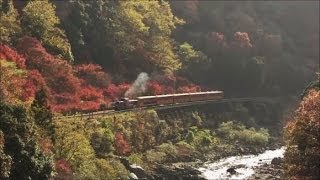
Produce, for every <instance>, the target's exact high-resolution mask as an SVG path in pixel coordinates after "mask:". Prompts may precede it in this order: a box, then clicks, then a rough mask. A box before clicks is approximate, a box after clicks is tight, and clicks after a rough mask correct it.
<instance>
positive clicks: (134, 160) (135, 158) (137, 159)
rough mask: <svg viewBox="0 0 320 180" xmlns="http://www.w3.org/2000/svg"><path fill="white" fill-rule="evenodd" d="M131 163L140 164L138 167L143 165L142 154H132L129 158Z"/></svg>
mask: <svg viewBox="0 0 320 180" xmlns="http://www.w3.org/2000/svg"><path fill="white" fill-rule="evenodd" d="M128 159H129V162H130V163H131V164H138V165H141V164H142V163H143V160H142V155H141V154H137V153H132V154H131V155H130V156H129V157H128Z"/></svg>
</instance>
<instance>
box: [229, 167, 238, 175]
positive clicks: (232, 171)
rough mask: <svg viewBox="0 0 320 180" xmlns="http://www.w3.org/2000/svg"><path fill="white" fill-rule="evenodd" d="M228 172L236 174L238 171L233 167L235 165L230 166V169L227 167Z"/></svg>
mask: <svg viewBox="0 0 320 180" xmlns="http://www.w3.org/2000/svg"><path fill="white" fill-rule="evenodd" d="M227 172H228V173H230V174H236V173H237V171H236V169H235V168H233V167H231V168H228V169H227Z"/></svg>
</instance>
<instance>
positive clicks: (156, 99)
mask: <svg viewBox="0 0 320 180" xmlns="http://www.w3.org/2000/svg"><path fill="white" fill-rule="evenodd" d="M223 97H224V93H223V91H208V92H195V93H180V94H165V95H155V96H139V97H137V98H136V99H129V98H121V99H120V100H118V101H116V102H114V103H113V104H112V106H113V107H114V110H115V111H121V110H126V109H132V108H139V107H151V106H165V105H172V104H183V103H188V102H196V101H212V100H220V99H223Z"/></svg>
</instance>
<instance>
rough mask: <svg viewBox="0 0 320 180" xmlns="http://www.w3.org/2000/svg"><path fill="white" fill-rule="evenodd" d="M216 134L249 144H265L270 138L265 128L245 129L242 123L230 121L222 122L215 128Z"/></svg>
mask: <svg viewBox="0 0 320 180" xmlns="http://www.w3.org/2000/svg"><path fill="white" fill-rule="evenodd" d="M217 134H218V135H220V136H221V137H223V138H226V139H227V140H231V141H239V142H243V143H247V144H249V145H265V144H266V143H268V140H269V138H270V136H269V133H268V130H267V129H263V128H261V129H259V130H256V129H254V128H250V129H247V128H246V127H245V126H244V125H242V124H235V123H234V122H232V121H228V122H223V123H221V124H220V126H219V128H218V129H217Z"/></svg>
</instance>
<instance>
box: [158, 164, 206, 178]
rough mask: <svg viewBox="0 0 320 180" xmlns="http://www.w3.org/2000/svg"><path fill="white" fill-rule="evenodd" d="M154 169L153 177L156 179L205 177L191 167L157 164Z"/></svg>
mask: <svg viewBox="0 0 320 180" xmlns="http://www.w3.org/2000/svg"><path fill="white" fill-rule="evenodd" d="M154 171H155V174H154V175H153V177H154V178H155V179H156V180H158V179H159V180H163V179H170V180H205V178H204V177H203V176H202V175H201V172H200V171H199V170H197V169H194V168H192V167H174V166H166V165H158V167H157V168H156V169H155V170H154Z"/></svg>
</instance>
